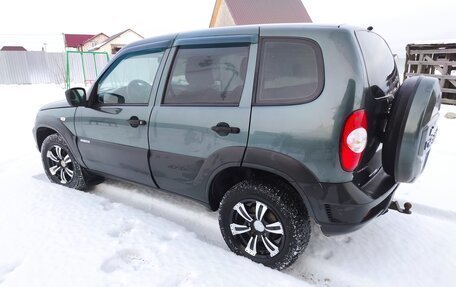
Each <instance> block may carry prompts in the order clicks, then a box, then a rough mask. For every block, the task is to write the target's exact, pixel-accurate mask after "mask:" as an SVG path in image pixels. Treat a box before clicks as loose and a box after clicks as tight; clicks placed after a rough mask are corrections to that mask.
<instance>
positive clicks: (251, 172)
mask: <svg viewBox="0 0 456 287" xmlns="http://www.w3.org/2000/svg"><path fill="white" fill-rule="evenodd" d="M248 179H252V180H261V181H265V182H268V183H272V184H285V185H287V186H288V187H289V190H290V191H292V192H293V196H294V197H295V198H297V199H299V200H301V202H302V203H303V204H304V206H305V208H306V209H307V212H308V213H309V216H310V217H312V218H315V216H314V213H313V210H312V206H311V204H310V202H309V199H308V196H307V194H306V192H305V190H303V189H302V188H301V186H300V185H299V184H298V183H297V182H295V181H293V180H292V179H291V178H290V177H288V176H286V175H285V176H284V175H283V174H281V172H274V171H271V170H268V169H266V168H264V167H245V166H237V167H227V168H225V169H223V170H221V171H219V172H218V173H217V174H216V175H215V176H214V177H213V178H212V180H211V181H210V184H209V190H208V202H209V207H210V209H211V210H213V211H216V210H218V209H219V206H220V202H221V201H222V198H223V196H224V195H225V193H226V192H227V191H228V190H229V189H230V188H231V187H233V186H234V185H236V184H237V183H239V182H241V181H243V180H248Z"/></svg>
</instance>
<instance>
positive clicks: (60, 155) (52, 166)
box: [41, 134, 88, 190]
mask: <svg viewBox="0 0 456 287" xmlns="http://www.w3.org/2000/svg"><path fill="white" fill-rule="evenodd" d="M41 161H42V162H43V167H44V171H45V172H46V175H47V177H48V178H49V180H50V181H52V182H54V183H57V184H61V185H63V186H66V187H69V188H74V189H78V190H85V189H87V182H88V181H87V178H88V174H87V173H86V172H85V171H84V170H83V168H82V167H81V166H80V165H79V163H78V162H77V161H76V160H75V159H74V157H73V154H72V153H71V151H70V149H69V148H68V145H67V143H66V142H65V140H64V139H63V138H62V136H60V135H59V134H52V135H50V136H48V137H47V138H46V139H44V141H43V144H42V146H41Z"/></svg>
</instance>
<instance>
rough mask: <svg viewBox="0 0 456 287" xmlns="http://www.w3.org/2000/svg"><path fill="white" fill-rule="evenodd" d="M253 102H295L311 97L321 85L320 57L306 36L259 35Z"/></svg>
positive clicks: (319, 90)
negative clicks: (259, 42)
mask: <svg viewBox="0 0 456 287" xmlns="http://www.w3.org/2000/svg"><path fill="white" fill-rule="evenodd" d="M261 47H262V48H261V56H260V70H259V78H258V88H257V96H256V103H257V104H260V105H261V104H264V105H269V104H299V103H305V102H309V101H312V100H314V99H315V98H316V97H318V96H319V95H320V93H321V91H322V89H323V82H324V80H323V77H324V75H323V57H322V53H321V50H320V47H319V46H318V44H316V43H315V42H314V41H312V40H307V39H268V38H266V39H263V41H262V45H261Z"/></svg>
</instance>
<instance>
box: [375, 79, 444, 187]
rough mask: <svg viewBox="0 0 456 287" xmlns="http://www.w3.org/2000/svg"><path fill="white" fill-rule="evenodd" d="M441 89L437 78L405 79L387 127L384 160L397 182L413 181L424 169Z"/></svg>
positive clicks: (397, 94) (432, 136)
mask: <svg viewBox="0 0 456 287" xmlns="http://www.w3.org/2000/svg"><path fill="white" fill-rule="evenodd" d="M441 95H442V93H441V91H440V86H439V82H438V80H437V79H435V78H430V77H425V76H419V77H412V78H408V79H406V80H405V81H404V83H403V84H402V86H401V87H400V88H399V90H398V91H397V93H396V95H395V99H394V102H393V106H392V109H391V113H390V115H389V118H388V124H387V126H386V134H385V140H384V142H383V152H382V161H383V168H384V170H385V171H386V172H387V173H388V174H389V175H391V176H393V177H394V179H395V180H396V181H397V182H413V181H415V179H416V178H417V177H418V176H419V175H420V174H421V173H422V172H423V169H424V167H425V165H426V162H427V158H428V155H429V152H430V150H431V145H432V142H433V141H434V138H435V135H436V132H437V120H438V118H439V110H440V101H441Z"/></svg>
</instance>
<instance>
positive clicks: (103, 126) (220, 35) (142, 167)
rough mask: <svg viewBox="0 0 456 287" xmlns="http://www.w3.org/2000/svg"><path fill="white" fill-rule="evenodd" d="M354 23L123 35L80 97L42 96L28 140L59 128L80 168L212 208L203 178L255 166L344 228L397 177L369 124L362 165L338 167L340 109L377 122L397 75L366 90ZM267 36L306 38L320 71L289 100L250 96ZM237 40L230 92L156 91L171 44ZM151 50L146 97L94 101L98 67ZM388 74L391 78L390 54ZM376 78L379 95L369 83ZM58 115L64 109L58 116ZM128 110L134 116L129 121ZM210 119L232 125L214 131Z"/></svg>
mask: <svg viewBox="0 0 456 287" xmlns="http://www.w3.org/2000/svg"><path fill="white" fill-rule="evenodd" d="M361 30H363V29H358V28H354V27H350V26H325V25H306V24H286V25H260V26H245V27H229V28H217V29H206V30H202V31H194V32H186V33H180V34H174V35H168V36H162V37H156V38H152V39H146V40H142V41H139V42H136V43H133V44H130V45H128V46H126V47H124V48H123V49H122V50H120V52H119V53H118V54H117V55H116V56H115V57H114V58H113V59H112V60H111V62H110V64H108V66H107V67H106V68H105V69H104V71H103V72H102V73H101V74H100V76H99V78H98V79H97V81H96V82H95V83H94V85H93V86H92V88H91V89H89V90H88V92H87V96H88V101H87V105H85V106H84V105H82V106H78V107H70V106H68V105H66V106H62V104H61V105H54V106H52V105H51V106H48V107H44V108H43V109H42V110H41V111H40V112H39V114H38V117H37V120H36V126H35V136H36V138H37V142H38V146H40V144H41V142H42V140H43V139H44V138H43V137H44V136H45V135H47V134H49V133H50V132H52V131H54V132H57V133H60V134H61V135H62V136H63V137H64V138H65V140H66V141H69V142H70V143H69V146H70V149H71V151H72V153H74V154H75V157H76V159H77V160H78V161H80V164H81V165H82V166H83V167H85V168H87V169H88V170H89V171H92V172H95V173H99V174H101V175H104V176H112V177H115V178H121V179H125V180H129V181H133V182H137V183H140V184H144V185H147V186H152V187H157V188H160V189H163V190H167V191H171V192H175V193H178V194H181V195H184V196H187V197H191V198H193V199H195V200H198V201H200V202H203V203H205V204H208V205H211V207H213V208H214V207H215V208H217V207H218V203H215V204H213V203H212V202H211V200H212V199H214V198H217V196H215V197H214V194H213V192H214V191H213V188H214V181H215V180H216V179H217V177H218V176H219V175H220V174H222V173H225V174H224V176H225V181H227V182H229V181H230V180H229V174H228V177H226V173H227V172H228V171H230V170H236V171H237V172H238V173H237V174H236V176H240V175H239V174H242V175H251V174H252V173H254V172H255V170H258V171H261V172H262V174H271V175H273V176H277V177H280V178H282V179H284V180H286V181H287V182H288V183H289V184H290V185H291V186H293V187H294V188H295V189H296V190H297V191H298V193H299V194H300V195H301V197H302V199H303V201H304V203H305V204H306V207H307V208H308V210H309V213H310V215H311V216H312V217H313V218H314V219H315V220H316V221H317V223H319V224H320V225H321V226H322V229H323V231H325V233H326V234H338V233H344V232H348V231H351V230H355V229H357V228H359V227H361V226H362V225H363V224H364V223H366V222H368V221H369V220H370V219H372V218H374V217H375V216H377V215H379V214H381V213H382V212H383V211H384V210H385V209H386V208H387V206H388V205H389V201H390V200H391V197H392V195H393V192H394V190H395V189H396V188H397V183H396V182H395V181H394V179H393V178H392V177H391V176H389V175H387V174H386V173H385V172H384V171H383V169H382V163H381V162H382V159H381V149H380V148H379V145H380V142H381V139H380V137H379V136H378V134H377V132H378V131H377V128H376V129H373V130H372V129H371V130H369V131H368V142H367V147H366V152H365V155H364V156H363V158H362V160H361V163H360V165H362V166H363V168H362V170H361V169H360V170H355V171H354V172H348V171H345V170H344V169H343V168H342V166H341V162H340V138H341V132H342V129H343V127H344V123H345V121H346V119H347V117H348V116H349V115H350V114H351V113H352V112H353V111H356V110H361V109H363V110H366V111H367V116H368V126H375V127H378V126H381V125H382V123H383V122H382V121H383V120H384V118H383V117H384V115H385V114H386V112H387V111H388V107H389V105H390V102H391V99H392V94H393V93H394V92H395V90H396V89H397V85H398V82H394V81H391V83H389V84H388V85H386V86H382V87H381V89H379V88H378V87H377V90H376V91H373V88H372V87H371V86H372V83H371V84H370V83H369V79H368V73H367V69H366V64H365V61H364V58H363V51H362V49H361V47H360V44H359V42H358V39H357V34H356V33H357V31H361ZM267 39H279V40H280V39H285V40H287V39H288V40H291V41H293V40H294V39H303V40H305V41H307V42H308V43H310V45H311V46H313V47H315V53H316V54H317V56H316V59H317V60H318V61H317V63H318V68H319V69H320V72H321V75H322V76H321V77H320V82H319V86H318V88H317V91H318V92H316V93H315V95H314V96H313V97H312V98H310V99H308V100H305V101H303V102H299V103H293V104H286V103H285V104H280V103H276V104H268V105H266V104H258V103H256V96H257V94H258V91H257V86H258V81H259V79H258V77H259V76H258V70H259V65H261V60H260V56H261V50H262V45H263V44H262V41H265V40H267ZM239 45H240V46H247V47H248V58H247V62H246V67H245V79H244V82H243V89H242V92H241V96H240V100H239V103H238V104H235V105H211V104H208V105H204V104H199V105H184V104H183V105H179V104H167V103H165V102H164V97H165V94H166V90H167V84H168V82H169V81H170V73H171V71H172V69H173V65H175V58H176V55H177V54H178V51H179V49H181V48H189V49H193V48H199V47H220V46H239ZM157 51H161V52H162V53H163V55H162V57H161V61H160V63H159V67H158V69H157V72H156V76H155V79H154V81H153V84H152V85H151V89H150V96H149V100H148V103H147V104H142V105H128V104H111V105H99V104H97V103H96V102H95V98H96V97H97V85H98V83H99V82H100V79H103V77H105V75H108V74H109V73H110V71H111V70H110V69H113V68H114V69H115V66H116V65H117V63H119V62H121V61H122V60H123V59H124V58H125V57H128V56H129V55H133V54H134V53H144V52H147V53H153V52H157ZM391 57H392V56H391ZM389 76H390V78H392V79H398V74H397V69H396V66H395V65H394V69H392V71H391V75H389ZM379 90H380V92H381V93H383V96H382V97H377V96H376V94H375V93H376V92H378V91H379ZM62 117H64V118H65V119H66V120H65V121H61V120H60V119H61V118H62ZM132 117H137V118H138V119H139V120H142V122H141V123H142V124H141V125H139V126H136V127H132V126H131V124H129V119H131V118H132ZM221 123H222V124H228V125H229V128H234V129H233V130H232V131H234V132H231V133H229V134H228V135H226V134H225V135H220V134H219V133H218V132H214V131H215V130H216V129H217V127H218V126H219V125H220V124H221ZM223 128H225V129H226V127H225V126H223V125H222V129H223ZM44 129H47V130H46V132H44ZM239 172H240V173H239ZM222 195H223V194H222ZM218 199H219V200H220V199H221V198H220V194H218ZM374 209H375V210H374ZM373 210H374V211H373Z"/></svg>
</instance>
